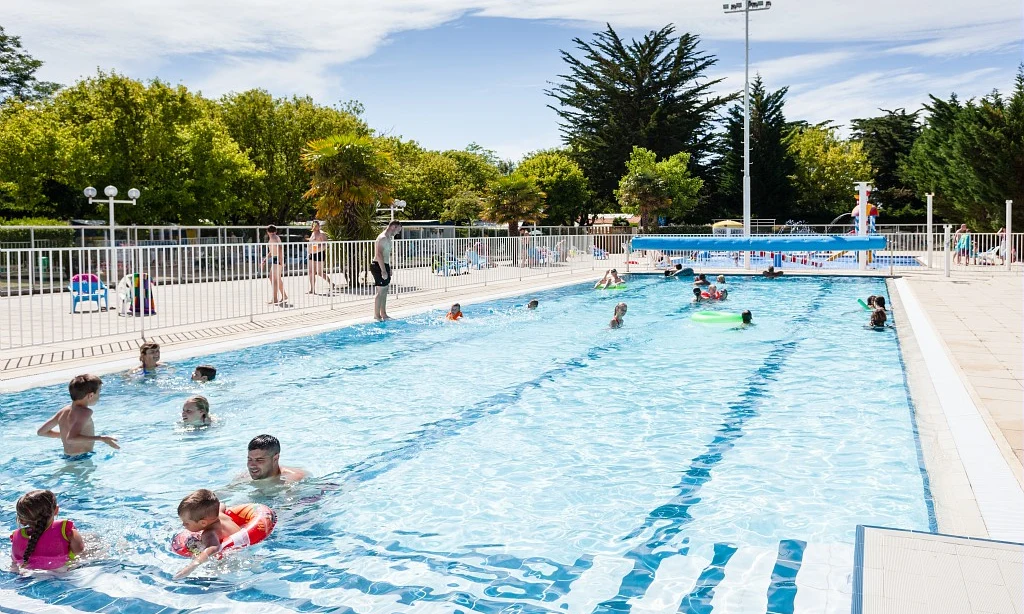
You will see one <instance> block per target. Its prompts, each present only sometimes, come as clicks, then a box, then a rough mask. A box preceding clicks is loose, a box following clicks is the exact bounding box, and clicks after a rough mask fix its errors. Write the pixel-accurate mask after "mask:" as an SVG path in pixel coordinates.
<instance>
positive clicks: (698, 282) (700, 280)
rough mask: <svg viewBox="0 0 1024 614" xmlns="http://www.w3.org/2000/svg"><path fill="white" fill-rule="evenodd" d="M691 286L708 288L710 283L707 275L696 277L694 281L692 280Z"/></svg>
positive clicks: (702, 274)
mask: <svg viewBox="0 0 1024 614" xmlns="http://www.w3.org/2000/svg"><path fill="white" fill-rule="evenodd" d="M693 285H695V286H710V285H711V282H710V281H708V276H707V275H705V274H704V273H701V274H700V275H698V276H697V277H696V279H694V280H693Z"/></svg>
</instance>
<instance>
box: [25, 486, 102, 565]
mask: <svg viewBox="0 0 1024 614" xmlns="http://www.w3.org/2000/svg"><path fill="white" fill-rule="evenodd" d="M15 511H16V512H17V515H18V524H19V525H21V528H19V529H18V530H17V531H15V532H14V533H11V559H12V560H13V561H14V564H15V565H18V566H20V567H24V568H29V569H59V568H61V567H63V566H65V565H67V564H68V563H69V562H71V561H73V560H75V556H76V555H79V554H82V552H84V551H85V540H83V539H82V535H81V534H80V533H79V532H78V529H76V528H75V523H73V522H71V521H70V520H61V521H58V520H57V512H58V511H60V506H58V505H57V497H56V496H54V494H53V493H52V492H50V491H48V490H33V491H30V492H27V493H25V494H24V495H22V496H21V498H20V499H18V503H17V504H16V505H15Z"/></svg>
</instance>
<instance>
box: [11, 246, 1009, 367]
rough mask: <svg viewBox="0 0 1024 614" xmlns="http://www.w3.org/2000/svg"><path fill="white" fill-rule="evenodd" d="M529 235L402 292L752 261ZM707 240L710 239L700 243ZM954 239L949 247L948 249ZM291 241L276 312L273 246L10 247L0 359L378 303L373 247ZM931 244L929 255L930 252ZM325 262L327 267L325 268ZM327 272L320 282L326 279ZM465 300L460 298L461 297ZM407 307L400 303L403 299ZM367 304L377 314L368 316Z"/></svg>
mask: <svg viewBox="0 0 1024 614" xmlns="http://www.w3.org/2000/svg"><path fill="white" fill-rule="evenodd" d="M624 230H626V232H625V233H614V234H612V233H608V234H582V235H562V236H559V235H530V236H524V237H513V238H509V237H482V238H480V237H474V238H456V239H406V240H398V241H395V244H394V251H393V254H392V260H391V262H392V267H393V269H394V278H393V279H394V281H393V283H392V285H391V290H390V292H391V293H392V294H393V295H397V296H398V297H401V296H403V295H409V294H412V293H425V292H452V291H456V292H457V291H458V290H459V289H460V288H466V287H471V286H478V285H486V284H491V283H496V282H502V281H511V280H520V279H524V278H528V277H536V276H544V275H547V276H550V275H554V274H559V273H573V272H582V271H593V270H595V269H605V268H612V267H617V268H619V270H620V271H654V270H658V269H662V268H668V267H671V266H674V265H675V264H677V263H678V264H682V265H683V266H688V267H693V268H694V269H695V270H697V271H698V272H717V271H729V270H733V271H735V270H740V269H742V268H743V265H744V263H743V258H742V252H735V253H730V252H700V251H694V250H687V251H680V252H660V251H656V250H646V251H630V249H629V241H630V239H631V238H632V233H631V232H629V229H624ZM884 234H885V235H886V237H887V239H888V247H887V248H886V249H885V250H883V251H881V252H875V253H872V255H871V261H870V263H869V264H868V269H870V270H873V271H876V272H878V273H894V272H899V271H908V270H921V269H922V268H925V267H929V266H930V267H932V268H934V269H938V270H942V269H943V268H944V267H945V266H946V263H947V261H948V266H949V267H950V269H951V270H956V271H968V272H970V271H993V270H998V269H1008V268H1013V269H1017V270H1019V269H1020V268H1022V265H1021V260H1020V258H1021V255H1022V254H1024V235H1022V234H1014V235H1013V236H1012V237H1011V238H1010V239H1007V238H1006V237H1005V236H1004V235H997V234H992V233H989V234H978V233H973V234H971V235H969V236H968V237H963V236H961V237H957V236H955V235H944V234H939V233H935V234H933V235H932V237H931V240H930V241H929V237H928V236H927V235H926V234H923V233H884ZM694 236H699V235H694ZM947 236H948V240H947ZM323 246H324V247H323V251H322V254H323V256H322V260H317V259H315V258H314V259H310V257H309V256H310V254H309V253H308V244H306V243H284V244H282V246H281V248H282V250H283V255H284V260H283V263H282V265H283V278H282V280H283V286H284V290H285V292H286V293H287V296H288V300H287V302H285V303H284V304H279V303H278V304H275V303H274V301H273V297H272V295H271V285H270V282H269V280H268V277H267V276H268V271H269V269H268V267H267V266H266V264H265V262H264V258H265V256H266V255H267V245H266V244H261V243H216V244H205V243H200V244H189V245H178V244H169V245H118V246H117V248H116V250H112V249H110V248H109V247H84V248H83V247H61V248H56V247H47V248H27V249H25V248H19V249H3V250H0V350H4V349H11V348H18V347H26V346H38V345H46V344H54V343H61V342H68V341H77V340H81V339H90V338H99V337H107V336H116V335H130V336H135V335H138V336H145V335H146V334H148V333H149V332H151V331H167V330H171V329H174V328H176V327H195V326H196V325H199V324H203V323H207V322H226V321H230V320H241V319H248V320H253V319H255V318H262V317H270V316H274V315H277V314H282V313H284V312H285V311H287V310H297V311H303V310H328V309H334V308H338V307H341V306H343V305H345V304H346V303H351V302H353V301H359V300H365V299H366V298H367V297H370V296H372V295H373V294H374V293H375V289H374V287H373V285H372V283H373V280H372V278H371V277H370V276H369V273H368V269H369V264H370V262H371V260H372V255H373V242H372V241H344V242H330V243H326V244H323ZM929 247H931V249H929ZM317 258H318V257H317ZM772 264H774V265H775V266H776V267H777V268H781V270H784V271H785V270H810V271H819V270H820V271H823V270H842V269H845V270H855V269H857V268H858V261H857V256H856V254H853V253H850V254H845V253H832V252H818V253H813V254H812V253H787V254H772V253H754V254H753V259H752V268H753V269H754V270H755V271H760V270H762V269H764V268H766V267H767V266H768V265H772ZM321 272H322V274H323V275H319V273H321ZM453 298H454V297H453ZM399 300H400V298H399ZM368 308H369V307H368V306H367V309H368Z"/></svg>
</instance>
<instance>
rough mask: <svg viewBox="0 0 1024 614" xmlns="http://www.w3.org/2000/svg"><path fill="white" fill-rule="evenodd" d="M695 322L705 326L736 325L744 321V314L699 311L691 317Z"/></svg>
mask: <svg viewBox="0 0 1024 614" xmlns="http://www.w3.org/2000/svg"><path fill="white" fill-rule="evenodd" d="M690 319H691V320H693V321H694V322H701V323H704V324H735V323H736V322H742V321H743V314H740V313H727V312H724V311H698V312H697V313H695V314H693V315H692V316H690Z"/></svg>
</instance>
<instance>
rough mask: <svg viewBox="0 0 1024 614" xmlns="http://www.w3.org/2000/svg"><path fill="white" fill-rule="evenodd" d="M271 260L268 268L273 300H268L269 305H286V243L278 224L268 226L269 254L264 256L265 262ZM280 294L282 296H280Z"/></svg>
mask: <svg viewBox="0 0 1024 614" xmlns="http://www.w3.org/2000/svg"><path fill="white" fill-rule="evenodd" d="M268 261H269V262H270V267H269V269H268V270H267V277H268V278H269V279H270V292H271V294H272V295H273V296H272V300H270V301H267V304H268V305H278V304H280V305H284V304H285V303H287V302H288V293H287V292H285V291H284V280H283V279H281V274H282V273H283V272H284V244H283V243H281V238H280V237H278V236H277V226H274V225H273V224H271V225H270V226H267V255H266V256H264V257H263V264H267V262H268ZM278 295H280V297H281V298H278Z"/></svg>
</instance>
